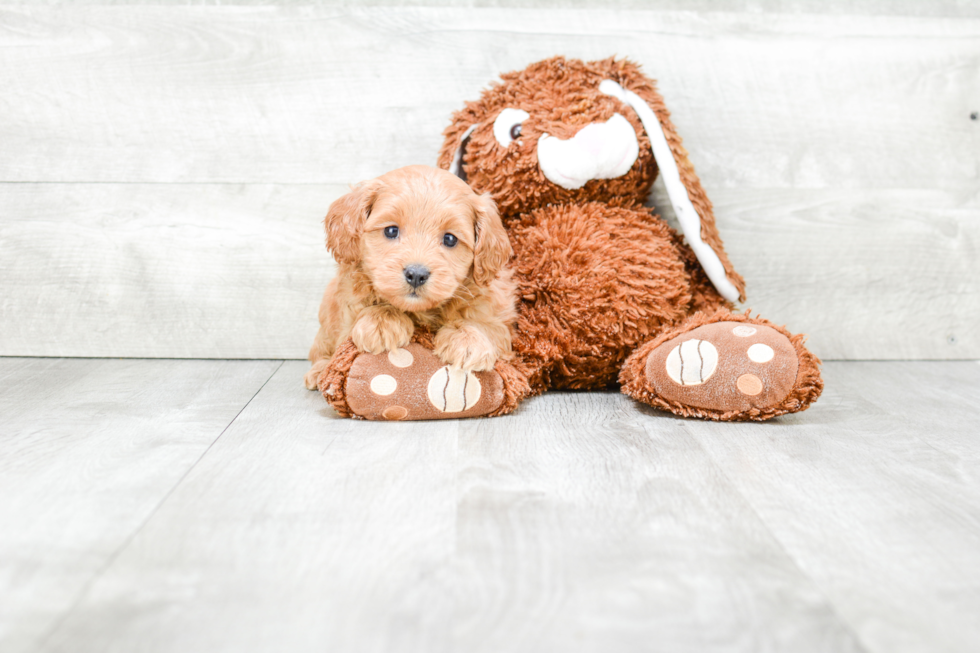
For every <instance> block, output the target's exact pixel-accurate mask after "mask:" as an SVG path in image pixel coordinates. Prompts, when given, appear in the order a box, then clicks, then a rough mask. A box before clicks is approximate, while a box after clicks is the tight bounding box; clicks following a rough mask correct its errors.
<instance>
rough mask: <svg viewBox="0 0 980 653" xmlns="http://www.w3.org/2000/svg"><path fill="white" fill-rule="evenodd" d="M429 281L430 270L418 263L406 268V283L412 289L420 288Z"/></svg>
mask: <svg viewBox="0 0 980 653" xmlns="http://www.w3.org/2000/svg"><path fill="white" fill-rule="evenodd" d="M428 280H429V268H427V267H425V266H424V265H419V264H418V263H412V264H411V265H406V266H405V281H407V282H408V284H409V285H410V286H411V287H412V288H418V287H419V286H421V285H422V284H423V283H425V282H426V281H428Z"/></svg>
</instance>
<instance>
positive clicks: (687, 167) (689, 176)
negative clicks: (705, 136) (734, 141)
mask: <svg viewBox="0 0 980 653" xmlns="http://www.w3.org/2000/svg"><path fill="white" fill-rule="evenodd" d="M616 63H617V64H618V63H620V62H616ZM630 67H632V68H634V70H635V67H633V66H630ZM624 72H626V71H624ZM623 77H625V75H624V76H623ZM630 77H635V78H636V80H635V81H636V83H635V85H634V84H631V83H630V82H633V81H634V80H632V79H629V80H628V79H623V78H622V77H621V79H622V81H623V83H624V84H626V85H627V86H629V88H623V86H622V85H620V83H619V82H617V81H615V80H612V79H607V80H605V81H603V82H602V83H601V84H600V85H599V90H600V91H601V92H602V93H605V94H606V95H612V96H613V97H616V98H618V99H619V100H621V101H622V102H625V103H626V104H628V105H629V106H630V107H631V108H632V109H633V110H634V111H635V112H636V114H637V116H639V118H640V122H642V123H643V129H644V130H645V131H646V133H647V137H648V138H649V139H650V144H651V146H652V147H653V156H654V158H655V159H656V160H657V167H659V168H660V174H661V175H662V176H663V180H664V185H665V186H666V187H667V194H668V195H669V196H670V203H671V204H672V205H673V207H674V213H675V214H676V215H677V220H678V222H679V223H680V225H681V230H682V231H683V232H684V236H685V237H686V238H687V242H688V244H689V245H690V246H691V249H693V250H694V253H695V255H697V257H698V261H699V262H700V263H701V267H702V268H704V271H705V273H706V274H707V275H708V278H709V279H710V280H711V283H712V284H714V286H715V288H716V289H717V290H718V292H719V293H720V294H721V296H722V297H724V298H725V299H727V300H728V301H730V302H734V301H736V300H742V301H744V299H745V281H744V280H743V279H742V277H741V276H740V275H739V274H738V273H737V272H735V269H734V268H733V267H732V264H731V261H729V260H728V255H727V254H725V248H724V245H723V244H722V242H721V236H719V235H718V227H717V226H716V225H715V214H714V210H713V209H712V206H711V201H710V200H709V199H708V196H707V195H706V194H705V192H704V188H702V187H701V180H700V179H698V176H697V173H695V172H694V166H693V165H692V164H691V161H690V160H689V159H688V155H687V150H685V149H684V146H683V145H682V143H681V138H680V136H678V135H677V130H676V129H675V128H674V125H673V123H672V122H671V121H670V112H668V111H667V107H666V105H665V104H664V99H663V97H661V95H660V93H659V92H658V91H657V89H656V88H655V87H654V86H653V84H651V83H650V82H649V81H648V80H647V79H646V78H644V77H643V76H642V75H640V74H639V72H638V71H636V74H635V75H632V76H630Z"/></svg>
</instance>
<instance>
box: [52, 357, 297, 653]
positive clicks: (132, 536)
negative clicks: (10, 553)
mask: <svg viewBox="0 0 980 653" xmlns="http://www.w3.org/2000/svg"><path fill="white" fill-rule="evenodd" d="M285 362H286V361H285V360H280V361H279V365H277V366H276V369H274V370H272V373H271V374H269V376H268V378H266V380H265V381H263V382H262V385H260V386H259V388H258V390H256V391H255V392H254V393H252V396H251V397H249V398H248V401H246V402H245V404H244V405H243V406H242V407H241V409H240V410H239V411H238V412H237V413H235V416H234V417H232V418H231V420H230V421H229V422H228V423H227V424H225V427H224V428H223V429H221V432H220V433H218V435H217V437H215V439H214V440H213V441H212V442H211V443H210V444H209V445H208V446H207V448H205V450H204V451H203V452H201V455H200V456H198V457H197V460H195V461H194V463H193V464H192V465H191V466H190V467H188V468H187V471H185V472H184V473H183V474H182V475H181V476H180V478H179V479H178V480H177V482H176V483H174V485H173V487H171V488H170V489H169V490H168V491H167V493H166V494H165V495H164V496H163V498H162V499H160V501H159V502H157V505H156V506H154V507H153V509H152V510H151V511H150V512H149V514H148V515H147V516H146V518H145V519H143V520H142V521H141V522H140V523H139V525H138V526H137V527H136V528H135V529H133V532H132V533H130V534H129V536H128V537H126V539H125V540H123V542H122V544H120V545H119V547H118V548H117V549H116V550H115V551H113V553H112V555H110V556H109V557H108V558H107V559H106V561H105V563H104V564H103V565H102V566H101V567H99V569H98V570H97V571H96V572H95V573H94V574H92V577H91V578H89V580H88V581H87V582H86V583H85V585H84V586H82V588H81V589H80V590H79V591H78V595H77V596H76V597H75V600H74V601H72V603H71V605H70V606H69V607H68V609H67V610H65V611H64V613H63V614H62V615H61V617H59V618H58V620H57V621H56V622H55V623H54V624H53V625H52V626H51V628H50V629H49V630H48V632H47V633H46V634H45V635H44V637H42V638H41V639H40V640H39V641H38V650H45V649H46V648H47V643H48V641H50V639H51V638H52V637H53V636H54V634H55V633H57V632H58V630H59V629H60V628H61V627H62V626H63V625H64V624H65V622H66V621H67V620H68V618H69V617H70V616H71V615H72V614H73V613H74V612H75V610H76V609H77V608H78V606H79V604H81V602H82V599H84V598H85V595H86V594H88V592H89V590H90V589H91V588H92V586H93V585H94V584H95V583H96V582H97V581H98V580H99V578H101V577H102V576H103V574H105V572H106V571H107V570H108V569H109V568H110V567H111V566H112V564H113V563H114V562H115V561H116V560H117V559H118V558H119V556H120V555H122V553H123V551H125V550H126V549H127V548H128V547H129V545H130V544H132V542H133V540H134V539H136V536H137V535H139V534H140V532H141V531H142V530H143V529H144V528H145V527H146V525H147V524H148V523H150V520H152V519H153V517H154V516H155V515H156V514H157V512H158V511H159V510H160V508H161V507H162V506H163V505H164V504H165V503H166V502H167V500H168V499H170V497H171V496H172V495H173V493H174V492H175V491H176V490H177V488H178V487H180V486H181V484H182V483H183V482H184V480H185V479H186V478H187V477H188V476H189V475H190V473H191V472H192V471H194V468H195V467H197V466H198V464H200V462H201V461H202V460H203V459H204V457H205V456H207V455H208V452H209V451H211V449H212V447H214V445H215V444H217V442H218V440H220V439H221V436H223V435H224V434H225V433H227V432H228V429H229V428H231V425H232V424H234V423H235V422H236V421H237V420H238V417H239V416H240V415H241V414H242V413H243V412H245V409H246V408H248V407H249V405H250V404H251V403H252V401H254V400H255V398H256V397H257V396H258V395H259V393H260V392H262V389H263V388H265V386H266V385H268V384H269V381H271V380H272V379H273V378H274V377H275V376H276V374H277V373H278V372H279V370H280V369H281V368H282V366H283V365H284V364H285Z"/></svg>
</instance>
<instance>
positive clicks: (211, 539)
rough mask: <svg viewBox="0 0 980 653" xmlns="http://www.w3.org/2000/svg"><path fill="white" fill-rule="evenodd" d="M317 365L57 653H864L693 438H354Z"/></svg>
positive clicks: (256, 405) (602, 398)
mask: <svg viewBox="0 0 980 653" xmlns="http://www.w3.org/2000/svg"><path fill="white" fill-rule="evenodd" d="M304 371H305V364H303V363H300V362H295V363H286V364H285V365H284V366H283V367H282V368H281V369H280V370H279V372H277V374H276V376H275V377H274V378H273V379H272V380H271V381H270V382H269V383H268V384H267V385H266V386H265V388H264V389H263V390H262V392H260V393H259V395H258V396H257V397H256V398H255V399H254V400H253V401H252V402H251V403H250V404H249V406H248V408H246V410H245V411H243V413H242V414H241V416H240V417H239V418H238V419H237V420H236V421H235V423H234V424H233V425H232V426H231V427H230V428H229V429H228V431H227V432H226V433H225V434H224V435H223V436H222V437H221V439H220V440H219V441H218V442H216V443H215V444H214V446H213V447H212V448H211V449H210V450H209V451H208V454H207V455H206V456H205V457H204V459H202V460H201V462H200V463H199V464H198V465H196V466H195V468H194V469H193V470H192V471H191V473H190V474H188V476H187V478H186V479H185V480H184V482H183V483H182V484H181V487H180V488H178V489H177V490H176V491H175V492H174V493H173V494H172V495H171V496H170V497H169V498H168V500H167V502H166V503H165V504H164V505H163V506H162V507H161V508H160V509H159V510H158V511H157V512H156V514H155V515H154V518H153V519H152V520H151V522H150V523H148V524H147V525H146V526H145V527H144V528H143V529H141V531H140V532H139V533H138V534H137V535H136V536H135V537H134V538H133V540H132V542H131V543H130V545H129V546H128V547H127V549H126V550H125V551H123V552H122V553H120V555H119V556H117V558H116V559H115V560H114V561H113V563H112V565H111V566H110V568H108V569H107V570H106V572H105V573H104V574H102V575H101V577H100V578H99V579H98V581H97V582H95V583H94V584H93V585H92V586H91V588H90V590H89V591H88V593H87V594H86V596H85V597H84V598H83V599H82V600H81V601H80V602H79V603H78V605H77V606H76V607H75V609H74V610H73V611H72V612H71V614H70V615H69V616H68V617H67V618H66V619H65V620H64V621H63V622H62V624H61V627H60V628H59V629H58V630H57V631H56V632H54V633H53V634H52V636H51V637H50V638H49V639H48V640H47V642H46V645H47V650H51V651H72V652H76V651H78V652H83V651H129V650H133V649H136V648H138V649H139V650H143V651H189V650H205V649H206V650H210V651H251V650H288V651H296V652H300V651H323V650H331V651H400V650H405V651H419V650H425V651H474V652H478V651H501V650H507V651H550V650H562V651H569V650H576V651H609V650H645V649H647V648H649V647H650V646H656V648H658V649H662V650H670V651H706V650H707V651H712V650H717V651H758V650H794V651H847V650H862V647H861V645H860V643H859V642H858V641H857V640H856V639H855V638H854V637H853V635H852V634H851V633H850V632H849V631H848V629H847V628H846V627H845V626H844V625H843V624H842V622H841V621H840V620H839V618H838V617H837V615H836V614H835V612H834V610H833V608H832V606H831V605H830V604H829V603H828V602H827V601H826V599H825V597H824V596H823V595H822V594H821V593H820V592H819V591H818V590H817V589H816V588H815V587H814V586H813V585H812V583H811V582H810V581H809V579H807V578H806V577H805V576H804V575H803V574H801V573H800V571H799V569H798V568H797V567H796V565H795V563H794V562H793V561H792V560H791V559H790V558H788V557H787V556H786V555H785V554H784V552H783V551H782V549H781V548H780V547H779V545H778V543H776V542H775V541H774V539H773V538H772V536H771V534H770V533H769V531H768V530H767V528H766V527H765V525H764V524H763V523H762V522H761V521H760V520H759V519H758V518H757V516H756V515H755V514H754V512H753V511H752V509H751V507H750V506H749V505H748V504H746V503H745V502H744V501H743V500H742V499H741V498H740V497H739V495H738V493H737V492H735V491H734V490H733V488H732V486H731V484H730V482H729V481H728V480H726V479H725V477H724V475H722V474H721V473H719V470H718V468H716V467H715V466H714V465H713V464H712V463H711V461H710V460H709V459H708V457H707V455H706V453H705V451H704V450H703V449H702V448H701V447H700V446H699V445H698V444H697V443H696V442H695V440H694V439H693V438H692V437H691V435H690V434H689V433H687V431H688V429H689V428H691V425H690V423H688V422H683V421H679V420H675V419H672V418H664V417H658V418H654V417H650V416H647V415H645V414H642V413H641V412H640V411H639V410H638V409H637V407H636V405H635V404H633V403H632V402H630V401H629V400H627V399H626V398H624V397H622V396H620V395H617V394H557V393H556V394H550V395H547V396H545V397H542V398H540V399H537V400H534V401H532V402H530V403H529V404H528V405H527V407H526V408H525V409H522V410H521V411H520V412H519V413H518V414H517V415H515V416H513V417H506V418H500V419H494V420H473V421H465V422H454V421H449V422H436V423H418V424H411V423H404V424H397V423H395V424H378V423H364V422H353V421H346V420H340V419H336V418H335V417H334V416H333V414H332V413H331V412H330V410H329V409H328V408H327V407H326V405H325V404H324V403H323V402H322V399H321V398H319V397H318V396H317V395H316V394H314V393H308V392H306V391H304V390H302V389H301V385H300V379H301V377H302V374H303V372H304ZM694 426H696V427H701V426H705V427H706V428H708V429H709V430H712V431H717V432H719V433H720V432H721V431H720V430H719V429H718V427H719V426H720V425H700V424H695V425H694Z"/></svg>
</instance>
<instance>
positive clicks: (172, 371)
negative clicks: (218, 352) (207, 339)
mask: <svg viewBox="0 0 980 653" xmlns="http://www.w3.org/2000/svg"><path fill="white" fill-rule="evenodd" d="M279 364H280V363H279V362H274V361H255V362H230V361H220V362H205V361H105V360H56V359H33V360H26V359H9V358H8V359H0V524H2V528H0V650H3V651H4V652H5V653H18V652H21V651H25V652H26V651H36V650H41V649H40V648H39V642H40V641H41V639H43V638H44V637H45V636H46V635H47V634H48V633H49V632H50V630H51V629H52V628H53V627H54V626H55V625H56V624H57V623H58V620H59V619H60V618H61V617H62V616H63V615H64V614H65V613H66V612H67V611H68V610H70V609H71V607H72V605H73V604H74V603H75V601H76V600H78V599H79V598H80V596H81V595H82V594H83V593H84V592H85V591H86V590H87V587H88V585H89V583H91V582H92V580H93V579H94V578H95V577H96V576H98V574H99V573H100V572H101V571H102V570H103V569H104V567H105V566H106V565H107V564H108V563H109V561H110V560H111V559H112V558H113V557H114V556H115V555H116V554H117V553H118V552H119V551H120V550H121V549H122V548H123V547H124V546H125V545H126V543H127V541H128V540H129V538H131V537H132V536H133V535H134V533H136V532H137V531H139V529H140V528H141V526H142V525H143V524H144V522H145V521H146V520H147V519H148V518H149V516H150V515H151V514H152V513H153V512H154V511H155V510H156V509H157V507H158V506H159V505H160V503H161V501H162V500H163V499H164V497H166V496H167V494H168V493H169V492H170V491H171V490H172V489H173V488H174V487H175V486H177V485H178V483H179V482H180V480H181V478H182V477H183V476H184V475H185V474H186V473H187V471H188V470H189V469H191V468H192V467H193V466H194V464H195V463H196V462H197V461H198V459H200V457H201V455H202V454H203V453H204V452H205V450H206V449H207V448H208V447H209V446H210V445H211V444H212V443H213V442H214V441H215V440H216V439H217V438H218V437H219V436H220V435H221V432H222V431H223V429H224V428H225V427H226V426H228V424H229V423H231V421H232V420H233V419H234V418H235V415H236V414H238V412H239V411H240V410H241V409H242V408H243V407H244V406H245V405H246V404H247V403H248V401H249V399H250V398H251V397H252V396H253V395H254V394H255V393H256V392H257V391H258V390H259V388H260V387H261V386H262V384H263V383H264V382H265V381H266V380H267V379H268V378H269V377H270V375H271V374H272V373H273V372H274V371H275V369H276V367H277V366H278V365H279Z"/></svg>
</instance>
